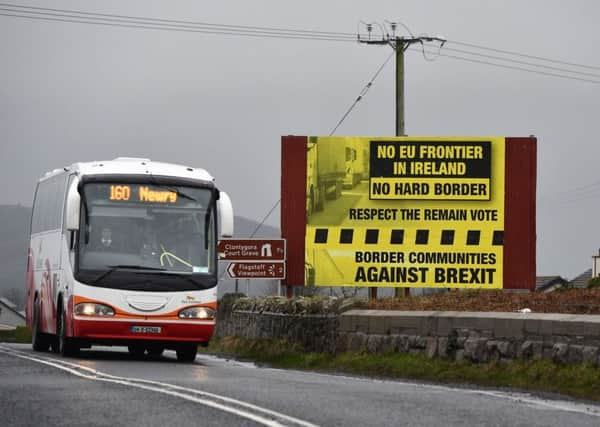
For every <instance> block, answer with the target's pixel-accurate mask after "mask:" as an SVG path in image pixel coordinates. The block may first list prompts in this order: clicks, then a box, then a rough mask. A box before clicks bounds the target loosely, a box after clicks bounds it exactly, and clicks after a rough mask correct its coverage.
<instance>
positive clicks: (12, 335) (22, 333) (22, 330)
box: [0, 326, 31, 344]
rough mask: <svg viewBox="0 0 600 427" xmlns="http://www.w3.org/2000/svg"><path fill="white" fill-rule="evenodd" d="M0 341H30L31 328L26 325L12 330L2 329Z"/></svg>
mask: <svg viewBox="0 0 600 427" xmlns="http://www.w3.org/2000/svg"><path fill="white" fill-rule="evenodd" d="M0 342H16V343H22V344H27V343H30V342H31V329H29V328H28V327H26V326H17V329H13V330H11V331H0Z"/></svg>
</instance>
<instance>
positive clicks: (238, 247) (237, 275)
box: [218, 239, 286, 279]
mask: <svg viewBox="0 0 600 427" xmlns="http://www.w3.org/2000/svg"><path fill="white" fill-rule="evenodd" d="M285 242H286V241H285V239H224V240H221V241H219V246H218V252H219V260H221V261H238V262H232V263H230V264H229V267H227V273H229V277H231V278H232V279H284V278H285V267H286V265H285V260H286V244H285ZM239 261H242V262H239Z"/></svg>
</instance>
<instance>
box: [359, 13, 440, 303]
mask: <svg viewBox="0 0 600 427" xmlns="http://www.w3.org/2000/svg"><path fill="white" fill-rule="evenodd" d="M366 26H367V32H368V39H367V40H363V39H361V38H360V35H359V36H358V41H359V43H365V44H370V45H384V46H385V45H387V46H391V47H392V49H394V50H395V51H396V136H406V131H405V127H404V51H405V50H406V49H408V48H409V47H410V45H412V44H415V43H419V44H423V43H424V42H433V41H439V42H440V43H441V44H442V45H443V44H444V43H445V42H446V40H445V39H443V38H441V37H429V36H419V37H414V36H412V35H411V37H397V36H396V28H397V23H395V22H391V23H390V29H391V30H392V34H391V35H390V34H387V33H386V34H383V32H384V31H383V28H384V27H383V26H381V25H378V27H379V28H380V29H381V30H382V36H381V39H371V32H372V31H373V24H366ZM404 296H405V297H407V296H410V288H404ZM394 297H396V298H399V297H400V288H395V289H394ZM369 298H371V299H377V288H376V287H370V288H369Z"/></svg>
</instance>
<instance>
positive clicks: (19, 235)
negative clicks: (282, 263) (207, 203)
mask: <svg viewBox="0 0 600 427" xmlns="http://www.w3.org/2000/svg"><path fill="white" fill-rule="evenodd" d="M30 217H31V208H30V207H26V206H18V205H0V272H1V273H2V277H3V279H2V280H0V296H6V297H8V298H10V299H11V300H13V301H14V302H15V303H16V304H17V305H18V306H19V309H21V308H22V307H23V303H24V301H23V298H24V296H25V270H26V268H27V245H28V241H29V221H30ZM257 225H258V222H257V221H254V220H252V219H249V218H244V217H241V216H236V217H235V236H236V237H239V238H244V237H248V236H250V235H251V234H252V232H253V231H254V230H255V229H256V227H257ZM279 235H280V233H279V229H277V228H275V227H270V226H267V225H263V226H261V228H260V230H258V232H257V233H256V235H255V237H278V236H279ZM225 267H226V264H222V265H221V271H223V270H224V268H225ZM272 287H273V286H272V284H271V283H270V282H269V281H264V282H259V281H253V282H252V284H251V290H252V291H251V292H250V293H251V294H253V295H255V294H262V293H263V292H266V288H269V289H271V288H272ZM234 289H235V282H234V281H233V280H223V283H222V286H221V288H220V289H219V294H222V293H224V292H233V290H234ZM245 289H246V288H245V283H244V286H243V289H242V291H245ZM256 292H258V293H256Z"/></svg>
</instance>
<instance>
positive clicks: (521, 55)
mask: <svg viewBox="0 0 600 427" xmlns="http://www.w3.org/2000/svg"><path fill="white" fill-rule="evenodd" d="M448 43H454V44H458V45H462V46H466V47H473V48H476V49H482V50H489V51H492V52H496V53H503V54H506V55H513V56H520V57H522V58H529V59H536V60H538V61H545V62H553V63H555V64H562V65H569V66H572V67H581V68H589V69H592V70H600V67H598V66H594V65H586V64H578V63H576V62H567V61H561V60H558V59H551V58H545V57H543V56H536V55H529V54H526V53H519V52H515V51H511V50H504V49H498V48H493V47H487V46H482V45H480V44H475V43H467V42H461V41H457V40H448Z"/></svg>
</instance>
